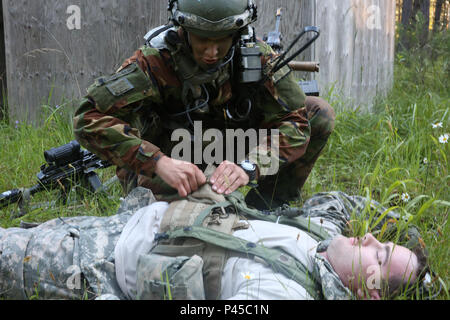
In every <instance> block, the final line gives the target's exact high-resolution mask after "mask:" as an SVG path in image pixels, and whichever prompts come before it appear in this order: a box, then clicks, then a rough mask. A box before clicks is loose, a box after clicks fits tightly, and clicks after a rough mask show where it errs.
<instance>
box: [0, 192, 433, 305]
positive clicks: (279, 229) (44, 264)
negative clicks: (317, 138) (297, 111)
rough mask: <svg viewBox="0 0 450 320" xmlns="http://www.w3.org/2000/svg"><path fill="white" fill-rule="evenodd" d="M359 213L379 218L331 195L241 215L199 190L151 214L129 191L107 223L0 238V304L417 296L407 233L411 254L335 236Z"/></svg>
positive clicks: (419, 279)
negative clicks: (298, 206)
mask: <svg viewBox="0 0 450 320" xmlns="http://www.w3.org/2000/svg"><path fill="white" fill-rule="evenodd" d="M367 208H370V210H375V211H376V212H377V216H380V215H381V214H382V213H383V212H385V209H384V208H382V207H381V206H380V205H378V204H377V203H375V202H368V201H367V200H366V199H364V198H361V197H358V196H348V195H346V194H344V193H341V192H331V193H321V194H317V195H315V196H313V197H312V198H311V199H309V200H308V201H306V203H305V204H304V206H303V208H302V209H301V210H293V209H292V208H287V207H285V208H282V209H280V210H278V211H275V212H264V211H257V210H254V209H251V208H248V207H247V206H246V205H245V202H244V201H243V196H242V194H240V193H239V192H235V193H233V194H232V195H230V196H227V197H226V198H225V197H224V196H222V195H218V194H216V193H214V192H213V191H212V189H211V187H210V186H209V185H205V186H204V187H202V188H201V189H200V190H199V191H197V192H196V193H194V194H192V195H191V196H189V197H188V198H185V199H181V200H177V201H172V202H170V203H168V202H162V201H159V202H158V201H157V200H156V199H155V197H154V196H153V194H152V193H151V191H150V190H148V189H144V188H141V187H140V188H137V189H135V190H133V191H132V192H131V193H130V194H129V196H128V197H127V198H126V199H125V201H123V203H122V205H121V207H120V209H119V212H118V214H117V215H114V216H111V217H75V218H64V219H62V218H61V219H55V220H52V221H49V222H47V223H45V224H42V225H40V226H38V227H35V228H31V229H18V228H14V229H1V228H0V273H1V275H0V295H1V297H3V298H6V299H30V298H32V297H38V298H40V299H83V298H84V299H93V298H97V299H111V298H114V299H219V300H225V299H240V300H242V299H262V300H267V299H289V300H293V299H301V300H304V299H307V300H309V299H352V298H371V299H381V298H392V297H393V296H394V295H396V294H399V293H400V292H403V293H404V292H405V291H406V290H407V288H413V287H414V289H416V288H421V290H422V289H423V288H428V287H427V286H425V285H424V283H425V282H427V281H428V282H429V277H430V276H429V273H428V270H427V268H426V261H425V260H426V259H425V256H424V255H423V253H422V250H421V246H420V245H418V243H419V241H417V240H418V239H419V238H418V237H419V235H418V233H417V231H416V229H415V228H409V229H408V230H406V229H405V230H403V231H402V230H399V232H394V233H395V234H397V235H403V236H404V235H406V234H407V237H408V238H409V239H410V240H409V241H408V242H407V243H406V246H408V247H409V248H410V249H408V248H407V247H403V246H400V245H396V244H394V243H392V242H388V243H380V242H378V241H377V240H376V239H375V237H374V236H373V235H371V234H366V235H365V236H364V237H361V238H347V237H345V236H343V235H342V234H343V233H344V232H345V231H348V225H349V224H348V222H349V221H350V220H351V219H355V218H357V217H358V216H361V215H362V214H363V211H364V209H367ZM399 218H400V217H399V216H398V215H396V214H395V213H393V212H392V211H391V212H389V213H388V214H387V215H386V217H385V218H384V219H381V221H380V223H379V226H382V225H383V224H384V223H385V222H386V221H387V220H386V219H396V221H398V223H397V224H392V226H395V225H401V223H404V221H403V220H402V219H399ZM388 229H389V228H388ZM385 234H388V231H386V232H385ZM403 238H405V239H406V237H403ZM400 239H402V237H400ZM425 275H426V276H425ZM416 284H417V286H416ZM419 291H420V290H419ZM416 292H418V291H417V290H416ZM422 294H425V295H426V294H427V293H426V291H423V292H422Z"/></svg>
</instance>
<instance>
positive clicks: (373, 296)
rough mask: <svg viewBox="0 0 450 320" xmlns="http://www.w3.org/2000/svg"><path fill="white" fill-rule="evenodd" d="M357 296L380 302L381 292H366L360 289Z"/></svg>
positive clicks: (374, 290)
mask: <svg viewBox="0 0 450 320" xmlns="http://www.w3.org/2000/svg"><path fill="white" fill-rule="evenodd" d="M356 295H357V296H358V298H359V299H364V300H365V299H370V300H380V299H381V297H380V292H379V291H378V290H376V289H372V290H368V291H367V292H365V291H364V290H363V289H360V288H359V289H358V291H357V292H356Z"/></svg>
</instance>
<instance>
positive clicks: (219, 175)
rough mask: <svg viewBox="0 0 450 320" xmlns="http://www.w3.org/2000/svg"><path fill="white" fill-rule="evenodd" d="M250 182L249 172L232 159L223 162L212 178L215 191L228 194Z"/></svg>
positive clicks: (211, 181)
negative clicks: (231, 160)
mask: <svg viewBox="0 0 450 320" xmlns="http://www.w3.org/2000/svg"><path fill="white" fill-rule="evenodd" d="M249 182H250V179H249V177H248V175H247V173H245V171H244V170H243V169H242V168H241V167H240V166H238V165H237V164H235V163H233V162H230V161H224V162H222V163H221V164H220V166H219V167H218V168H217V169H216V171H215V172H214V174H213V175H212V176H211V179H210V183H211V185H212V188H213V190H214V191H216V192H217V193H219V194H227V195H228V194H230V193H233V192H234V191H236V190H237V189H239V188H240V187H242V186H246V185H247V184H248V183H249Z"/></svg>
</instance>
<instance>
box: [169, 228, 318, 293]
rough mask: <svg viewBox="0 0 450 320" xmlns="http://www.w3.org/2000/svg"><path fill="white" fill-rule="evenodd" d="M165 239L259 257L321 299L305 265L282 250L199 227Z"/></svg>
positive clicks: (174, 232)
mask: <svg viewBox="0 0 450 320" xmlns="http://www.w3.org/2000/svg"><path fill="white" fill-rule="evenodd" d="M165 238H166V239H168V240H174V239H178V238H194V239H198V240H201V241H203V242H206V243H209V244H213V245H214V246H217V247H220V248H224V249H228V250H231V251H235V252H240V253H242V254H245V255H247V256H254V257H259V258H261V259H263V260H264V261H265V262H266V263H267V265H269V266H270V267H271V268H272V269H273V270H274V271H275V272H279V273H282V274H284V275H285V276H287V277H288V278H290V279H293V280H294V281H296V282H297V283H299V284H301V285H302V286H303V287H304V288H305V290H306V291H307V292H308V293H309V295H311V297H313V298H314V299H319V298H320V297H321V291H320V287H319V286H318V282H317V281H316V280H315V278H314V276H313V274H312V273H310V272H309V270H308V269H307V268H306V267H305V265H304V264H303V263H301V262H300V261H298V260H297V259H295V258H293V257H292V256H290V255H289V254H287V253H285V252H284V251H282V250H279V249H272V248H267V247H263V246H261V245H259V244H256V243H252V242H247V241H245V240H243V239H240V238H237V237H234V236H232V235H229V234H225V233H222V232H219V231H215V230H211V229H209V228H205V227H197V226H193V227H186V228H179V229H175V230H172V231H169V232H167V233H166V234H165Z"/></svg>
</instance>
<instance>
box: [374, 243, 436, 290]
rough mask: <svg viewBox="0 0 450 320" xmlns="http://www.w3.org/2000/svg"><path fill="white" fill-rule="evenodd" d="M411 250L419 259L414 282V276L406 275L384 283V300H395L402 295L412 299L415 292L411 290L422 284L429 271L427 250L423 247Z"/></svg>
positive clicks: (391, 278) (415, 247) (394, 277)
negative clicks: (412, 279)
mask: <svg viewBox="0 0 450 320" xmlns="http://www.w3.org/2000/svg"><path fill="white" fill-rule="evenodd" d="M410 250H411V252H412V253H413V254H414V255H415V256H416V258H417V266H416V272H415V274H414V276H415V277H414V278H415V279H414V281H411V278H412V275H411V277H405V275H403V276H393V277H389V280H387V281H383V284H384V285H383V287H382V292H381V295H382V296H383V297H384V298H387V299H394V298H395V297H397V296H400V295H402V294H404V295H405V297H411V296H412V292H413V291H412V290H411V289H413V288H414V287H415V285H416V284H418V283H420V282H421V281H422V280H423V278H424V277H425V275H426V274H427V272H428V271H429V268H428V252H427V250H426V249H425V248H424V247H422V245H416V246H414V247H413V248H412V249H410Z"/></svg>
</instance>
